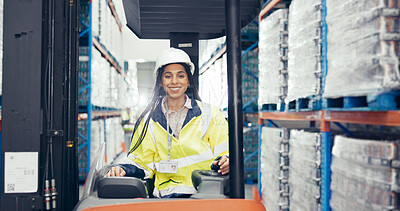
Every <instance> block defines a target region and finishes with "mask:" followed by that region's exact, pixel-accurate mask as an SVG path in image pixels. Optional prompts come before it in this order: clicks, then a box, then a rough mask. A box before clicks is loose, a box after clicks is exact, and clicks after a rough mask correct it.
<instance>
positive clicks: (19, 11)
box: [0, 0, 79, 211]
mask: <svg viewBox="0 0 400 211" xmlns="http://www.w3.org/2000/svg"><path fill="white" fill-rule="evenodd" d="M78 4H79V2H77V1H74V0H71V1H58V0H47V1H44V0H36V1H14V0H5V1H4V27H3V29H4V42H3V43H4V47H3V49H4V51H3V52H4V62H3V64H4V66H3V101H2V125H3V128H2V141H1V175H0V177H1V196H0V210H10V211H12V210H36V209H37V210H46V209H47V208H50V209H52V210H72V208H73V207H74V206H75V204H76V203H77V201H78V197H79V186H78V167H77V154H76V152H77V118H76V117H77V74H76V72H77V65H78V60H77V50H78V30H77V21H78V13H77V9H78V6H77V5H78ZM46 184H48V187H46ZM45 189H46V190H45ZM44 201H48V202H47V203H44Z"/></svg>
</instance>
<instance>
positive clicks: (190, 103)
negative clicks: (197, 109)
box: [161, 94, 192, 114]
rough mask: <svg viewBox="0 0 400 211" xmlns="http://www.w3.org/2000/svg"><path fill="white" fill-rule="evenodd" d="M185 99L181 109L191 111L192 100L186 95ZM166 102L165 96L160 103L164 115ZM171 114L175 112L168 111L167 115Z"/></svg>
mask: <svg viewBox="0 0 400 211" xmlns="http://www.w3.org/2000/svg"><path fill="white" fill-rule="evenodd" d="M185 97H186V101H185V104H183V107H182V108H181V109H183V108H187V109H191V108H192V100H191V99H190V97H189V96H187V95H186V94H185ZM166 100H167V96H165V97H164V98H163V99H162V101H161V105H162V106H161V110H162V112H163V113H164V114H165V113H167V109H166V108H165V106H164V105H165V101H166ZM181 109H179V110H181ZM172 112H176V111H169V113H172Z"/></svg>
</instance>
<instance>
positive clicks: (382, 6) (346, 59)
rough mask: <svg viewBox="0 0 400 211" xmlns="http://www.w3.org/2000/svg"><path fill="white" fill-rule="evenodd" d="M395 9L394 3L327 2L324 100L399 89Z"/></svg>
mask: <svg viewBox="0 0 400 211" xmlns="http://www.w3.org/2000/svg"><path fill="white" fill-rule="evenodd" d="M396 2H397V3H396ZM399 7H400V6H399V3H398V1H385V0H367V1H360V0H358V1H354V0H345V1H342V0H332V1H327V17H326V21H327V26H328V29H329V30H328V35H327V39H328V40H327V42H328V54H327V59H328V74H327V76H326V85H325V91H324V97H342V96H360V95H367V94H371V93H377V92H378V93H379V92H382V91H387V90H391V89H397V88H400V72H399V55H400V48H399V46H400V44H399V42H400V40H399V37H400V27H399V25H400V15H399Z"/></svg>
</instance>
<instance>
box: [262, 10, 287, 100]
mask: <svg viewBox="0 0 400 211" xmlns="http://www.w3.org/2000/svg"><path fill="white" fill-rule="evenodd" d="M287 21H288V10H287V9H280V10H277V11H275V12H274V13H272V14H271V15H269V16H268V17H266V18H265V19H263V20H262V21H261V22H260V26H259V43H258V49H259V71H260V72H259V98H258V105H259V106H262V105H263V104H279V103H281V101H282V100H284V99H285V97H286V92H287V90H286V89H287V77H285V76H287V74H284V73H283V72H286V71H287V64H286V61H283V60H282V56H286V57H287V34H286V35H284V33H287ZM285 54H286V55H285ZM277 79H279V80H277Z"/></svg>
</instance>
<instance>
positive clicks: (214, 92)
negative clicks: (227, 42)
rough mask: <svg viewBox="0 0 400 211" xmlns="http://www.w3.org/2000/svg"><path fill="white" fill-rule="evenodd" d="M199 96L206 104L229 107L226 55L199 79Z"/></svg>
mask: <svg viewBox="0 0 400 211" xmlns="http://www.w3.org/2000/svg"><path fill="white" fill-rule="evenodd" d="M199 83H200V86H199V94H200V96H201V98H202V100H203V101H204V102H207V103H210V104H212V105H215V106H217V107H218V108H221V109H223V108H227V107H228V82H227V63H226V54H224V55H223V56H222V57H221V58H220V59H218V60H217V61H215V63H214V64H213V65H211V66H210V68H209V69H208V70H207V71H206V72H204V74H202V75H201V76H200V77H199Z"/></svg>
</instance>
